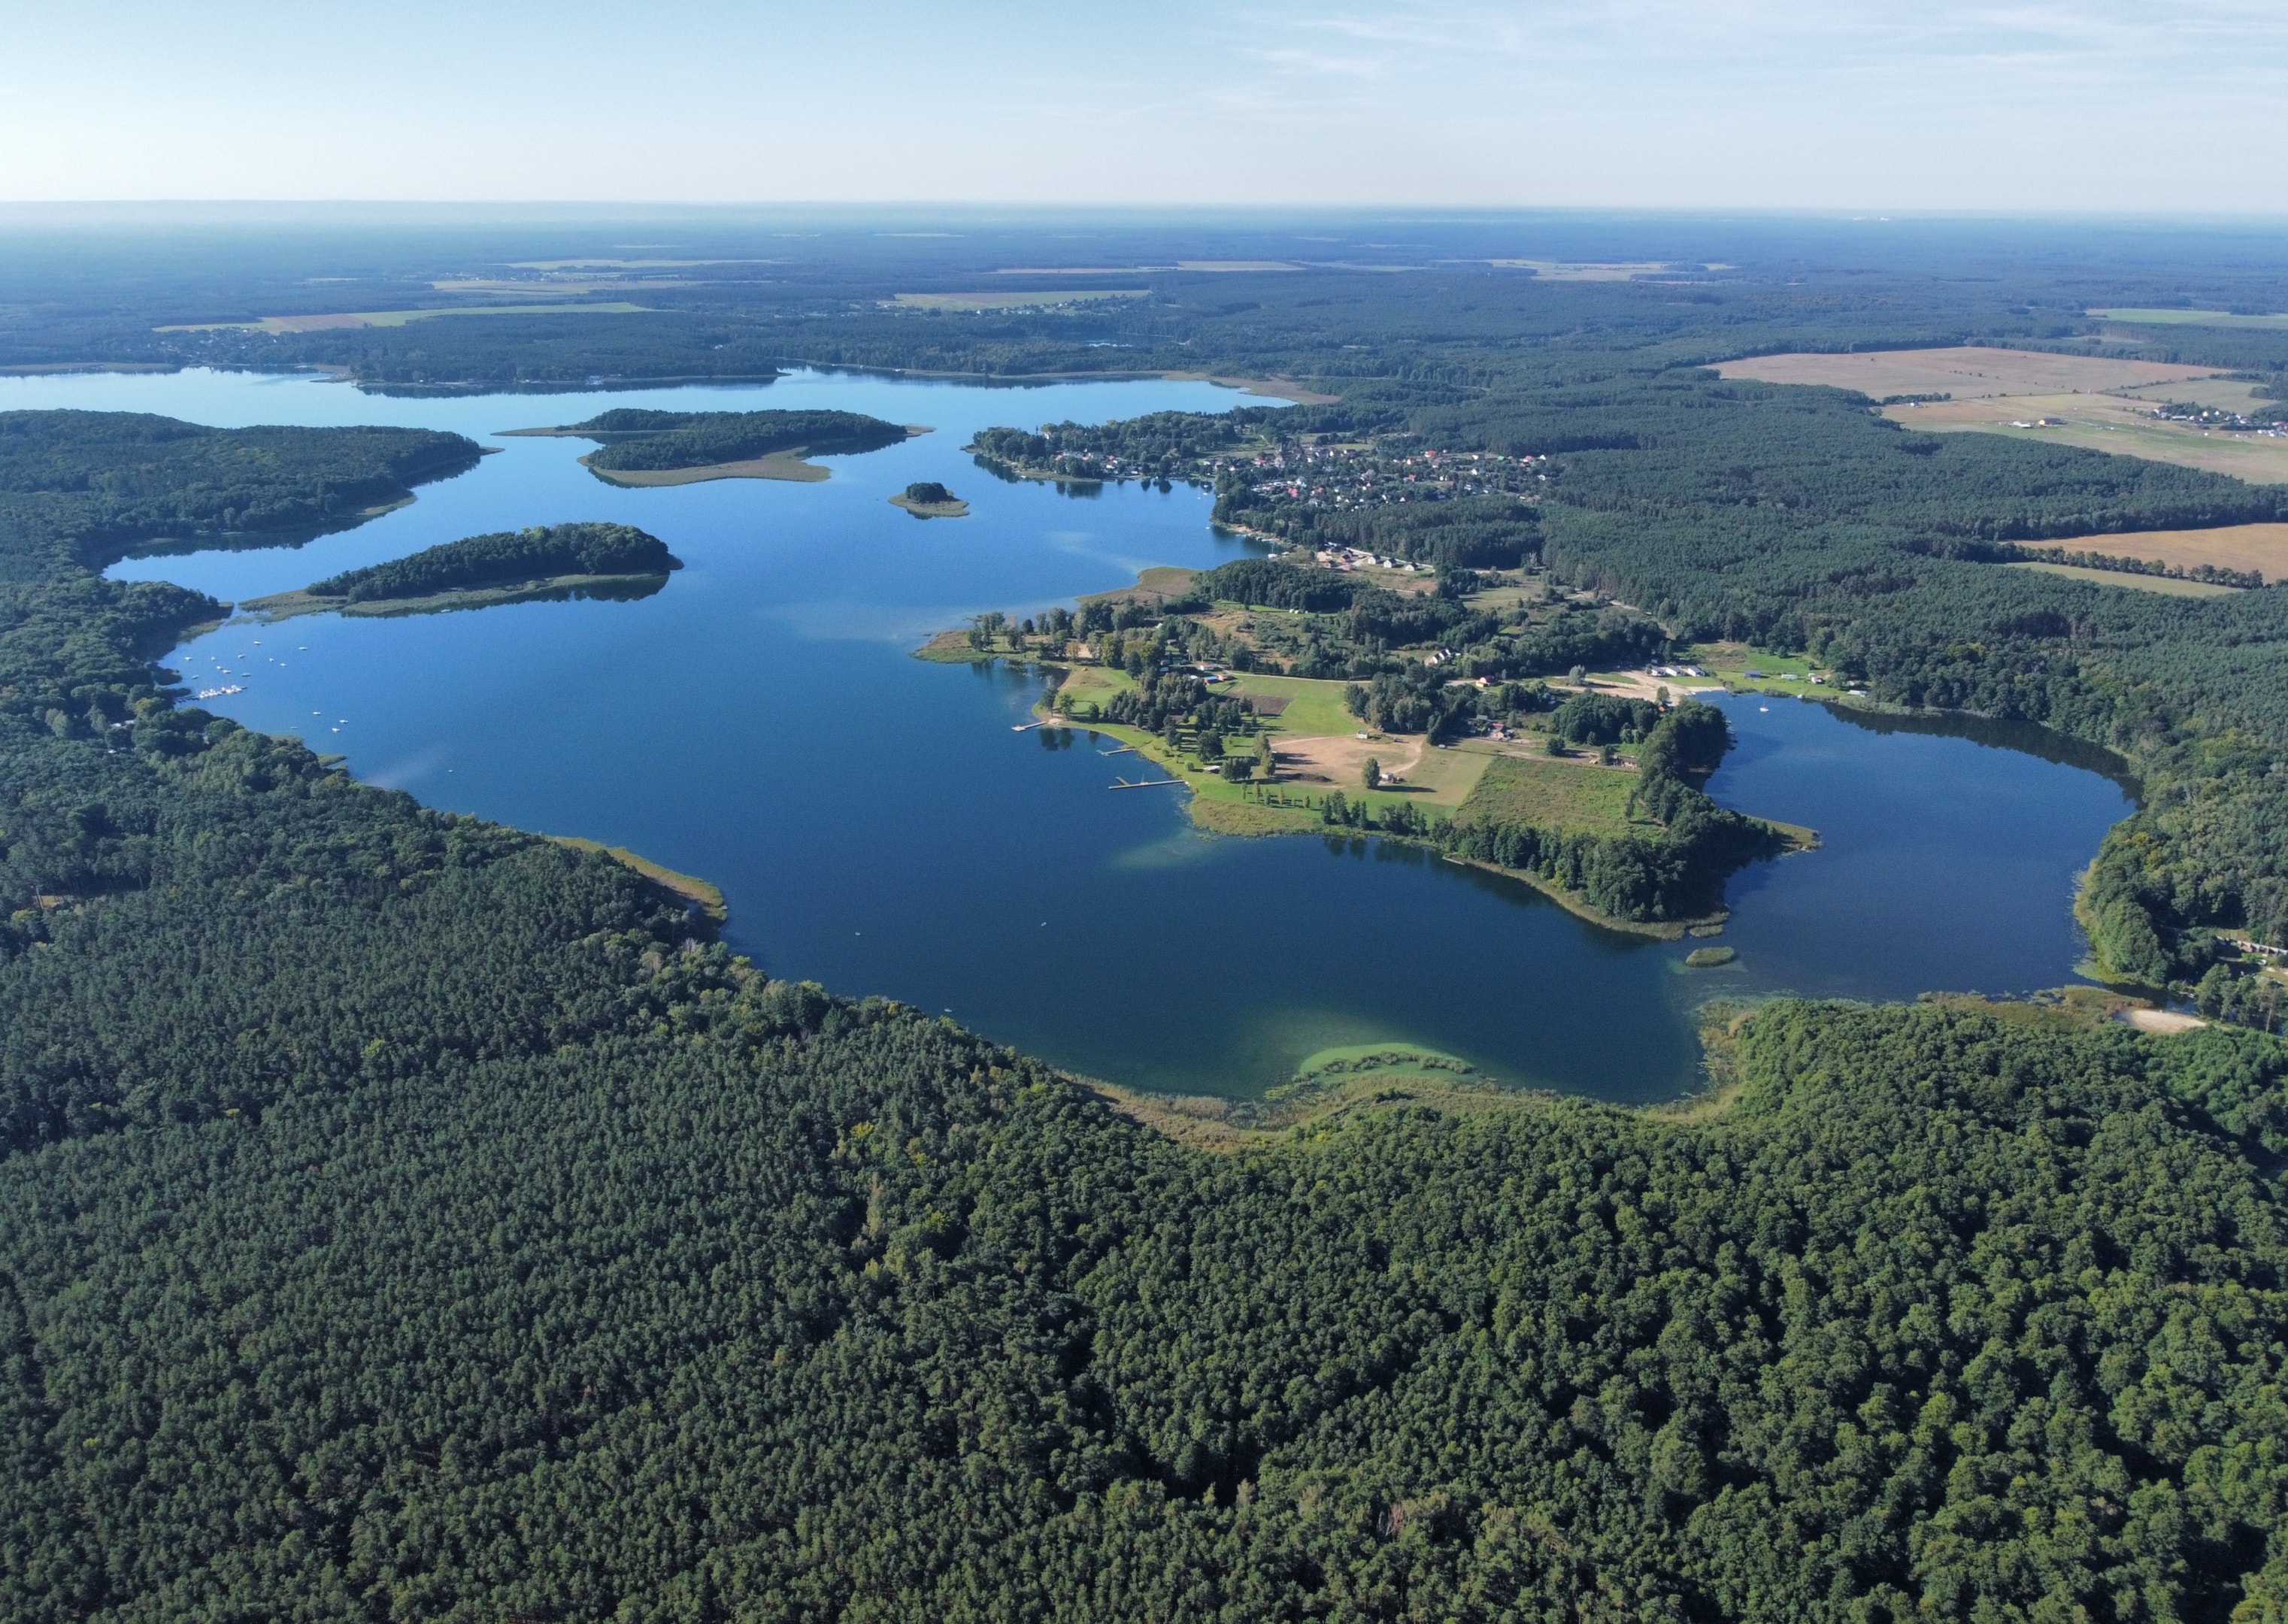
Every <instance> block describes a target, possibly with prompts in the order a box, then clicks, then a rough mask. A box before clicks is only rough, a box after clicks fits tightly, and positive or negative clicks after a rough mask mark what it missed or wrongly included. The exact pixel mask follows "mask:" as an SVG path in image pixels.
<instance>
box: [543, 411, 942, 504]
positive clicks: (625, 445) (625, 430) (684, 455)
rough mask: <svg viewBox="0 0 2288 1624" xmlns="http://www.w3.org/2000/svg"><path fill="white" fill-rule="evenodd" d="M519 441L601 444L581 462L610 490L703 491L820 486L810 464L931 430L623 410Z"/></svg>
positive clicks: (847, 417)
mask: <svg viewBox="0 0 2288 1624" xmlns="http://www.w3.org/2000/svg"><path fill="white" fill-rule="evenodd" d="M506 432H508V433H510V434H513V435H533V436H553V437H558V438H563V439H572V440H598V441H600V442H602V443H601V445H600V448H598V449H597V450H594V451H591V452H590V453H589V454H588V455H587V456H584V457H582V458H581V459H580V463H581V466H583V467H584V468H585V469H587V470H588V471H589V472H591V473H592V474H594V475H595V476H596V477H597V478H598V479H602V480H603V481H605V482H606V483H607V484H610V485H623V486H651V485H695V484H698V483H701V482H702V481H704V480H708V479H792V480H798V481H802V482H806V483H807V482H814V481H816V480H820V479H825V478H826V477H827V475H828V471H827V470H826V469H824V468H822V467H820V466H819V465H818V464H816V463H812V462H808V461H806V458H809V457H814V456H849V455H852V454H854V453H859V452H866V451H878V450H880V449H881V448H883V447H885V446H894V445H895V444H897V443H898V442H899V441H900V440H906V439H909V438H910V437H911V436H913V435H916V434H926V433H928V432H929V429H928V428H927V426H926V425H924V424H895V423H886V422H885V421H883V420H882V419H881V418H879V417H869V416H865V415H864V414H863V413H861V412H837V411H767V412H662V411H652V410H647V409H646V408H640V407H618V408H614V409H613V410H611V411H608V412H602V413H600V414H598V415H597V416H593V417H591V418H589V419H587V420H586V421H585V422H584V423H573V424H564V425H562V426H560V427H558V428H552V429H511V430H508V431H506Z"/></svg>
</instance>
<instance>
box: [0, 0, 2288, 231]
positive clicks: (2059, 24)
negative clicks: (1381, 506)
mask: <svg viewBox="0 0 2288 1624" xmlns="http://www.w3.org/2000/svg"><path fill="white" fill-rule="evenodd" d="M0 22H4V25H5V28H4V32H5V37H6V38H7V41H8V46H7V52H6V61H7V67H6V83H7V88H6V91H5V94H4V95H0V202H64V201H80V200H106V201H127V200H147V199H170V200H194V199H202V200H203V199H275V200H286V201H292V200H314V199H331V200H357V201H456V202H496V201H567V202H570V201H643V202H824V201H849V202H1026V203H1050V204H1054V203H1076V202H1090V203H1146V204H1178V205H1181V204H1245V203H1272V202H1278V203H1304V204H1416V205H1435V206H1453V205H1478V206H1483V207H1511V206H1535V205H1542V206H1558V207H1576V206H1579V207H1654V208H1661V207H1686V208H1711V207H1717V208H1728V207H1744V208H1799V209H1802V208H1808V209H1827V208H1857V207H1888V208H1897V209H1903V210H1905V209H1941V210H2012V211H2027V210H2043V211H2047V210H2098V211H2108V212H2111V211H2121V212H2132V213H2153V212H2170V213H2173V212H2189V213H2205V214H2261V215H2270V216H2283V215H2288V93H2284V90H2288V0H1516V3H1513V4H1450V3H1445V0H1424V3H1421V4H1407V3H1405V0H1393V3H1390V4H1350V3H1347V0H1328V3H1325V4H1319V3H1315V0H1154V4H1150V5H1104V4H1097V5H1090V4H1085V3H1082V4H1074V3H1073V0H1062V3H1061V4H1042V3H1039V0H1006V3H1000V4H965V5H964V4H945V0H932V3H927V4H924V3H918V0H842V3H841V4H818V3H817V0H806V3H804V4H779V3H775V0H774V3H766V4H724V3H721V0H706V3H703V0H643V3H642V4H628V3H627V0H615V3H614V4H600V3H598V0H548V4H537V3H536V0H453V3H452V4H441V3H439V0H393V4H389V5H387V6H382V5H377V4H372V3H371V0H366V3H364V4H356V5H351V4H341V3H340V0H293V3H292V4H285V3H282V0H205V3H204V4H198V5H185V4H181V0H74V3H73V4H68V5H57V4H39V0H0Z"/></svg>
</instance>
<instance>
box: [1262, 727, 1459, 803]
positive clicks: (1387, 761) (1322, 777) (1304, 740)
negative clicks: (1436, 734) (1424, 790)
mask: <svg viewBox="0 0 2288 1624" xmlns="http://www.w3.org/2000/svg"><path fill="white" fill-rule="evenodd" d="M1271 749H1272V752H1273V754H1274V755H1275V756H1276V757H1278V758H1279V772H1280V775H1281V776H1282V777H1285V778H1292V779H1297V780H1301V781H1302V782H1304V783H1323V784H1331V785H1332V786H1333V787H1334V788H1337V789H1359V788H1364V786H1363V785H1362V783H1361V782H1360V781H1359V773H1360V771H1361V770H1362V768H1364V767H1365V765H1366V764H1367V758H1368V757H1373V758H1374V759H1375V760H1377V761H1378V762H1380V763H1381V764H1382V770H1383V772H1386V773H1392V772H1395V773H1397V774H1398V775H1399V776H1400V777H1401V778H1402V779H1404V780H1407V781H1408V782H1411V781H1412V780H1413V776H1414V770H1415V768H1416V767H1418V766H1419V765H1420V764H1421V761H1422V741H1421V740H1419V739H1411V740H1409V739H1359V738H1355V737H1353V736H1352V735H1350V734H1348V733H1340V734H1329V733H1308V734H1304V735H1301V736H1298V735H1295V734H1292V733H1275V734H1273V735H1272V739H1271ZM1402 752H1403V754H1402Z"/></svg>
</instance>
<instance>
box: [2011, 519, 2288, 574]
mask: <svg viewBox="0 0 2288 1624" xmlns="http://www.w3.org/2000/svg"><path fill="white" fill-rule="evenodd" d="M2041 544H2042V545H2043V546H2045V547H2062V548H2064V549H2065V550H2066V551H2068V552H2101V553H2104V554H2107V555H2108V556H2109V557H2112V558H2154V559H2158V560H2159V561H2160V562H2161V563H2164V564H2168V565H2173V566H2175V567H2177V568H2179V569H2191V568H2193V567H2195V566H2197V565H2202V564H2213V565H2215V566H2217V567H2218V568H2220V569H2252V570H2254V571H2256V572H2257V573H2258V574H2260V575H2262V576H2263V577H2264V578H2265V580H2267V581H2268V582H2276V581H2288V524H2273V525H2223V526H2220V527H2218V528H2216V529H2213V530H2123V531H2117V532H2115V533H2114V534H2112V535H2070V536H2068V537H2066V538H2065V539H2064V540H2063V541H2058V542H2044V543H2041Z"/></svg>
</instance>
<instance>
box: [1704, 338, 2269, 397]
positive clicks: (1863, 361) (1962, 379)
mask: <svg viewBox="0 0 2288 1624" xmlns="http://www.w3.org/2000/svg"><path fill="white" fill-rule="evenodd" d="M1716 370H1717V372H1718V373H1719V374H1720V376H1724V377H1728V378H1753V379H1755V380H1756V381H1758V382H1760V383H1765V384H1827V385H1828V386H1829V387H1831V388H1834V389H1855V390H1857V391H1858V392H1860V393H1862V394H1864V395H1869V396H1871V397H1873V398H1874V399H1875V400H1883V399H1885V398H1886V397H1887V396H1890V395H1937V394H1943V395H1951V396H1952V397H1954V399H1955V400H1982V399H1988V398H1990V397H1992V396H1995V395H2042V394H2098V393H2102V392H2106V391H2109V390H2116V389H2136V388H2141V387H2143V386H2145V385H2148V384H2167V383H2173V382H2176V381H2178V380H2180V379H2187V378H2202V377H2212V376H2215V375H2216V374H2217V373H2218V372H2220V371H2222V370H2224V368H2220V367H2180V366H2174V365H2172V364H2169V363H2167V362H2164V361H2149V360H2108V359H2103V358H2101V357H2098V356H2093V355H2052V354H2049V353H2046V352H2044V351H2039V350H1990V349H1984V348H1982V347H1980V346H1977V345H1956V346H1954V347H1953V348H1950V349H1944V350H1866V351H1860V352H1856V353H1852V354H1848V355H1800V354H1799V355H1756V356H1751V357H1750V358H1748V359H1747V360H1728V361H1725V362H1723V363H1722V364H1721V365H1720V366H1719V367H1718V368H1716Z"/></svg>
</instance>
